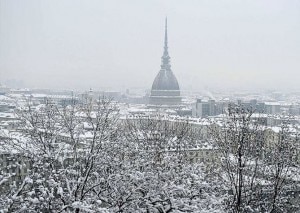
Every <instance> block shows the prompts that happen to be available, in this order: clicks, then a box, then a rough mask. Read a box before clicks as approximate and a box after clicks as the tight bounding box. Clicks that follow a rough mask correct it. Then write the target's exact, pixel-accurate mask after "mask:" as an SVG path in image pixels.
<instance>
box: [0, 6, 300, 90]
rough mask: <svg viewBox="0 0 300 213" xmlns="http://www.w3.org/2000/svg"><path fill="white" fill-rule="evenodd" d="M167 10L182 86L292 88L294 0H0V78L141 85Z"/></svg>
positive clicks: (299, 60)
mask: <svg viewBox="0 0 300 213" xmlns="http://www.w3.org/2000/svg"><path fill="white" fill-rule="evenodd" d="M166 16H167V17H168V35H169V37H168V39H169V40H168V41H169V42H168V45H169V54H170V57H171V66H172V70H173V72H174V74H175V75H176V77H177V79H178V81H179V84H180V87H181V88H182V89H183V90H194V91H195V90H201V89H203V88H211V89H234V88H238V89H250V90H260V89H271V90H293V91H294V90H299V89H300V86H299V77H300V74H299V72H300V1H296V0H288V1H284V0H266V1H261V0H244V1H238V0H231V1H211V0H205V1H204V0H201V1H196V0H190V1H179V0H175V1H171V0H170V1H165V0H164V1H161V0H153V1H139V0H126V1H121V0H120V1H117V0H101V1H79V0H63V1H60V0H57V1H54V0H51V1H50V0H48V1H38V0H36V1H35V0H27V1H22V0H17V1H9V0H0V82H1V83H4V84H5V83H6V82H11V81H13V80H15V81H20V82H23V83H24V85H25V86H26V87H40V88H41V87H42V88H52V89H53V88H62V89H74V88H79V89H89V88H95V89H100V88H109V89H117V90H118V89H124V88H142V89H150V88H151V84H152V82H153V79H154V77H155V76H156V75H157V73H158V71H159V69H160V63H161V62H160V57H161V56H162V53H163V41H164V24H165V22H164V21H165V17H166Z"/></svg>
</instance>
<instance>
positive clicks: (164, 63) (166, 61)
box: [161, 17, 171, 70]
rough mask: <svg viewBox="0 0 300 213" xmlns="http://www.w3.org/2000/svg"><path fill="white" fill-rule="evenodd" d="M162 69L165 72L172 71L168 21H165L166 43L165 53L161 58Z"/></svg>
mask: <svg viewBox="0 0 300 213" xmlns="http://www.w3.org/2000/svg"><path fill="white" fill-rule="evenodd" d="M161 68H162V69H164V70H170V68H171V65H170V56H169V52H168V19H167V17H166V20H165V43H164V53H163V56H162V57H161Z"/></svg>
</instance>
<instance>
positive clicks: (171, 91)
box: [149, 18, 181, 107]
mask: <svg viewBox="0 0 300 213" xmlns="http://www.w3.org/2000/svg"><path fill="white" fill-rule="evenodd" d="M180 104H181V96H180V89H179V84H178V81H177V79H176V77H175V75H174V74H173V72H172V70H171V64H170V56H169V52H168V23H167V18H166V23H165V42H164V52H163V56H162V57H161V66H160V71H159V72H158V74H157V75H156V77H155V79H154V81H153V84H152V89H151V95H150V99H149V105H151V106H157V107H159V106H166V107H168V106H173V107H175V106H179V105H180Z"/></svg>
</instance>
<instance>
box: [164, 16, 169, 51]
mask: <svg viewBox="0 0 300 213" xmlns="http://www.w3.org/2000/svg"><path fill="white" fill-rule="evenodd" d="M164 49H165V51H168V18H167V17H166V21H165V47H164Z"/></svg>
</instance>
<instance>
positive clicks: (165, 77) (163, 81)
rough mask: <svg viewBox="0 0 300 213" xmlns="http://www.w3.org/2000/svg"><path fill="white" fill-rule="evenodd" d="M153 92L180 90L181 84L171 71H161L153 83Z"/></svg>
mask: <svg viewBox="0 0 300 213" xmlns="http://www.w3.org/2000/svg"><path fill="white" fill-rule="evenodd" d="M152 90H179V84H178V81H177V79H176V77H175V75H174V74H173V72H172V71H171V70H169V71H167V70H160V71H159V73H158V74H157V75H156V77H155V79H154V81H153V84H152Z"/></svg>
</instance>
